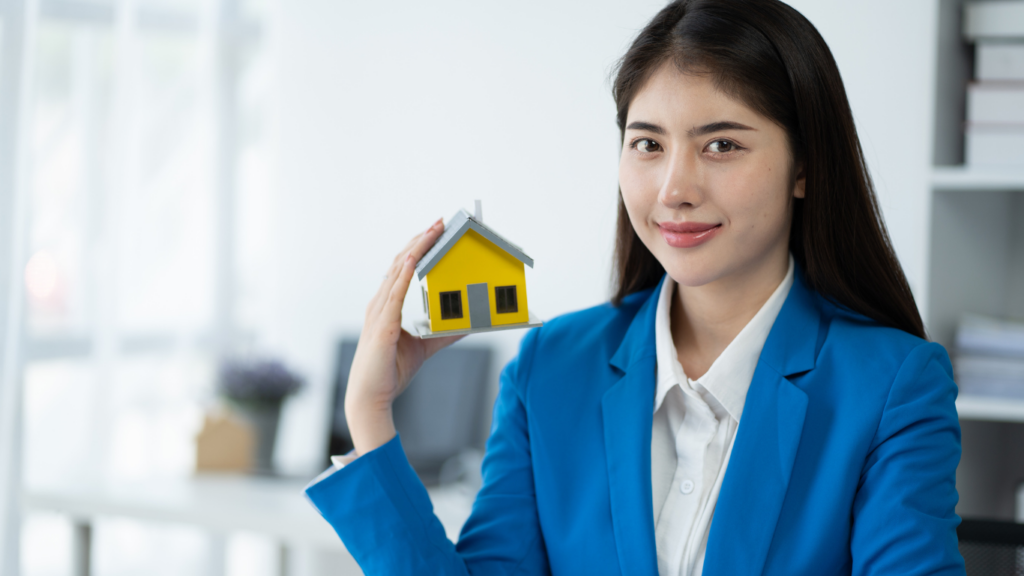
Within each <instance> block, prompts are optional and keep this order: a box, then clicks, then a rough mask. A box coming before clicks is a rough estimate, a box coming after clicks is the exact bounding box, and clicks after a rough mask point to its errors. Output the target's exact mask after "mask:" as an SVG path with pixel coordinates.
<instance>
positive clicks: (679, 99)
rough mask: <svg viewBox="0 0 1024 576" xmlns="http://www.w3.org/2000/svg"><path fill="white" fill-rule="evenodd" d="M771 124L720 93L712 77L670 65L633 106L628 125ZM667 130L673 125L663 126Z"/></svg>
mask: <svg viewBox="0 0 1024 576" xmlns="http://www.w3.org/2000/svg"><path fill="white" fill-rule="evenodd" d="M726 117H728V118H727V119H729V120H732V121H737V122H742V123H754V122H757V123H759V124H760V123H763V122H765V121H768V120H767V119H766V118H763V117H762V116H761V115H760V114H758V113H757V112H755V111H754V110H753V109H752V108H750V107H749V106H747V105H746V104H745V103H744V102H743V101H742V100H740V99H738V98H736V97H734V96H731V95H729V94H728V93H726V92H724V91H722V90H720V89H719V88H718V87H717V86H716V84H715V81H714V78H713V76H712V75H711V74H695V73H684V72H681V71H680V70H679V68H678V67H676V66H675V65H674V64H672V63H670V62H667V63H665V64H662V65H661V66H659V67H658V69H657V70H655V71H654V72H653V73H652V74H651V77H650V78H649V79H648V80H647V82H646V83H644V86H643V87H642V88H640V90H639V91H637V94H636V97H634V98H633V101H632V102H631V103H630V106H629V112H628V114H627V123H629V122H632V121H634V120H643V121H646V122H658V123H659V125H660V124H663V123H664V124H680V123H681V124H692V123H693V122H703V121H720V120H724V119H726ZM664 127H665V128H666V129H668V128H671V126H664Z"/></svg>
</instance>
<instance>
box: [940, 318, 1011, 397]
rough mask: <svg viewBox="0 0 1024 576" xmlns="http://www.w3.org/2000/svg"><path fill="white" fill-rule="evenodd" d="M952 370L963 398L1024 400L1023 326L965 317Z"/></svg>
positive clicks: (1006, 321)
mask: <svg viewBox="0 0 1024 576" xmlns="http://www.w3.org/2000/svg"><path fill="white" fill-rule="evenodd" d="M953 368H954V371H955V372H956V383H957V385H958V386H959V387H960V394H970V395H978V396H999V397H1003V398H1022V399H1024V323H1019V322H1011V321H1008V320H997V319H995V318H987V317H984V316H973V315H967V316H964V317H963V318H962V319H961V320H960V325H959V326H958V328H957V332H956V361H955V362H954V365H953Z"/></svg>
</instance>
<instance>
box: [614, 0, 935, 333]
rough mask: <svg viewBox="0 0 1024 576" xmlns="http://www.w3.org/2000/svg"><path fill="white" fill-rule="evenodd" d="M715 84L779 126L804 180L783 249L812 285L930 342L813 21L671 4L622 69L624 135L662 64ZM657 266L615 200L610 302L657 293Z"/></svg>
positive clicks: (702, 0) (739, 8)
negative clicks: (630, 114) (634, 109)
mask: <svg viewBox="0 0 1024 576" xmlns="http://www.w3.org/2000/svg"><path fill="white" fill-rule="evenodd" d="M666 61H673V62H674V63H675V64H676V65H677V66H678V68H679V69H680V71H682V72H685V73H693V74H705V75H707V76H708V77H709V78H711V79H712V81H713V82H714V83H715V85H716V87H717V88H718V89H720V90H722V91H723V92H725V93H727V94H730V95H732V96H734V97H736V98H738V99H740V100H741V101H743V102H744V103H745V104H746V105H748V106H750V107H751V108H752V109H754V110H755V111H757V112H758V113H760V114H761V115H763V116H765V117H766V118H769V119H771V120H772V121H774V122H775V123H777V124H778V125H780V126H781V127H782V128H783V129H785V131H786V135H787V137H788V140H789V144H790V146H791V147H792V152H793V157H794V159H795V160H796V163H797V165H799V166H801V167H802V169H803V175H804V177H805V178H806V198H804V199H799V198H797V199H795V201H794V204H793V220H792V228H791V230H790V235H789V249H790V251H791V252H792V253H793V258H794V259H795V260H796V261H797V263H799V265H800V267H801V268H802V269H803V272H804V279H805V281H806V282H807V284H808V285H809V286H810V288H812V289H813V290H815V291H817V292H818V293H819V294H822V295H823V296H825V297H826V298H828V299H830V300H832V301H834V302H837V303H839V304H841V305H843V306H846V307H848V308H850V309H852V310H854V311H856V312H859V313H861V314H863V315H865V316H867V317H869V318H872V319H874V320H875V321H877V322H879V323H881V324H883V325H886V326H893V327H896V328H899V329H900V330H904V331H906V332H909V333H911V334H914V335H916V336H920V337H922V338H924V337H925V332H924V324H923V323H922V322H921V316H920V314H919V313H918V310H917V305H916V304H915V303H914V295H913V294H912V293H911V291H910V286H909V284H908V283H907V279H906V277H905V276H904V274H903V269H902V268H901V267H900V264H899V261H898V260H897V259H896V254H895V252H894V251H893V248H892V243H891V242H890V240H889V235H888V233H887V232H886V230H885V224H884V223H883V222H882V217H881V213H880V210H879V208H878V201H877V199H876V198H875V191H874V186H873V185H872V183H871V177H870V175H869V174H868V170H867V166H866V164H865V162H864V154H863V153H862V151H861V147H860V140H859V139H858V138H857V129H856V128H855V126H854V123H853V113H852V112H851V111H850V104H849V102H848V101H847V99H846V90H845V89H844V88H843V81H842V78H841V77H840V75H839V68H838V67H837V66H836V63H835V60H834V59H833V58H832V53H831V52H830V51H829V49H828V46H827V45H826V44H825V40H824V39H822V37H821V35H820V34H818V31H817V30H816V29H815V28H814V26H813V25H812V24H811V23H810V22H809V21H808V20H807V19H806V18H804V17H803V16H802V15H801V14H800V13H799V12H797V11H796V10H794V9H793V8H790V7H789V6H787V5H786V4H783V3H782V2H780V1H778V0H676V1H675V2H672V3H671V4H669V5H668V6H666V7H665V8H664V9H662V10H661V12H659V13H658V15H657V16H655V17H654V19H653V20H652V21H651V22H650V24H648V25H647V27H646V28H644V29H643V31H641V32H640V35H639V36H637V38H636V40H635V41H634V42H633V44H632V46H630V48H629V51H628V52H626V55H625V56H623V57H622V60H621V61H620V63H619V68H618V74H617V76H616V78H615V84H614V88H613V94H614V96H615V103H616V106H617V107H618V124H619V130H620V131H621V132H622V135H623V138H625V126H626V114H627V112H628V111H629V105H630V103H631V102H632V101H633V98H634V97H635V96H636V94H637V92H639V91H640V89H641V88H643V86H644V84H645V83H646V82H647V80H648V79H649V78H650V76H651V74H652V73H653V72H654V71H655V70H656V69H657V68H658V67H659V66H660V65H661V64H662V63H664V62H666ZM662 274H664V269H663V268H662V266H661V264H660V263H659V262H658V261H657V259H655V258H654V255H653V254H651V252H650V251H649V250H648V249H647V247H646V246H644V244H643V243H642V242H641V241H640V238H639V237H638V236H637V234H636V231H635V230H633V226H632V225H631V224H630V221H629V215H628V214H627V213H626V206H625V204H624V203H623V201H622V194H621V191H620V193H619V215H618V225H617V232H616V241H615V264H614V279H613V297H612V302H613V303H614V304H615V305H618V304H619V303H621V301H622V299H623V298H624V297H625V296H627V295H628V294H632V293H634V292H638V291H640V290H644V289H646V288H650V287H652V286H655V285H656V284H657V283H658V281H659V280H660V279H661V277H662Z"/></svg>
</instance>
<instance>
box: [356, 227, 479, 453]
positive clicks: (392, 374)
mask: <svg viewBox="0 0 1024 576" xmlns="http://www.w3.org/2000/svg"><path fill="white" fill-rule="evenodd" d="M442 232H444V225H443V224H442V222H441V220H440V219H439V220H438V221H437V222H435V223H434V224H433V226H431V227H430V228H428V229H427V231H426V232H424V233H422V234H419V235H417V236H416V237H415V238H413V239H412V240H410V241H409V243H408V244H407V245H406V246H405V248H403V249H402V251H401V252H399V253H398V256H395V260H394V262H392V263H391V267H390V268H389V269H388V273H387V276H385V277H384V282H383V283H382V284H381V285H380V289H378V290H377V294H376V295H374V297H373V299H372V300H371V301H370V305H369V306H367V308H366V321H365V322H364V323H363V332H362V334H361V335H360V336H359V345H358V346H357V347H356V355H355V358H354V359H353V360H352V370H351V371H350V372H349V377H348V387H347V389H346V392H345V418H346V420H347V421H348V428H349V432H350V433H351V435H352V444H353V445H354V446H355V449H356V454H366V453H367V452H369V451H371V450H373V449H375V448H377V447H379V446H381V445H383V444H385V443H387V442H388V441H389V440H391V439H392V438H394V437H395V422H394V419H393V418H392V414H391V404H392V403H393V402H394V401H395V398H397V397H398V395H399V394H401V393H402V391H403V390H405V387H406V386H408V385H409V381H410V380H412V377H413V375H414V374H416V371H417V370H419V369H420V366H422V365H423V363H424V362H425V361H426V360H427V358H430V357H431V356H433V355H434V353H435V352H437V351H438V350H440V349H441V348H444V347H445V346H448V345H449V344H451V343H453V342H455V341H456V340H459V339H460V338H462V336H451V337H447V338H430V339H426V340H423V339H420V338H418V337H416V336H413V335H411V334H409V333H408V332H406V331H405V330H403V329H402V302H403V301H404V300H405V294H406V292H408V291H409V283H410V282H411V281H412V275H413V273H414V272H415V269H416V262H418V261H419V259H420V258H422V257H423V255H424V254H426V252H427V250H429V249H430V247H431V246H433V245H434V242H436V241H437V239H438V237H440V236H441V233H442Z"/></svg>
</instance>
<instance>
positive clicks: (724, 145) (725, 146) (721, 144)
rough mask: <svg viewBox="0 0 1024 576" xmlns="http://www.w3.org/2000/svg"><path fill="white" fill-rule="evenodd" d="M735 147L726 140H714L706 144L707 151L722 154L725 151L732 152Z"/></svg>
mask: <svg viewBox="0 0 1024 576" xmlns="http://www.w3.org/2000/svg"><path fill="white" fill-rule="evenodd" d="M735 149H736V145H735V144H733V143H732V142H730V141H728V140H715V141H714V142H712V143H711V144H708V151H710V152H714V153H716V154H722V153H725V152H732V151H733V150H735Z"/></svg>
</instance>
